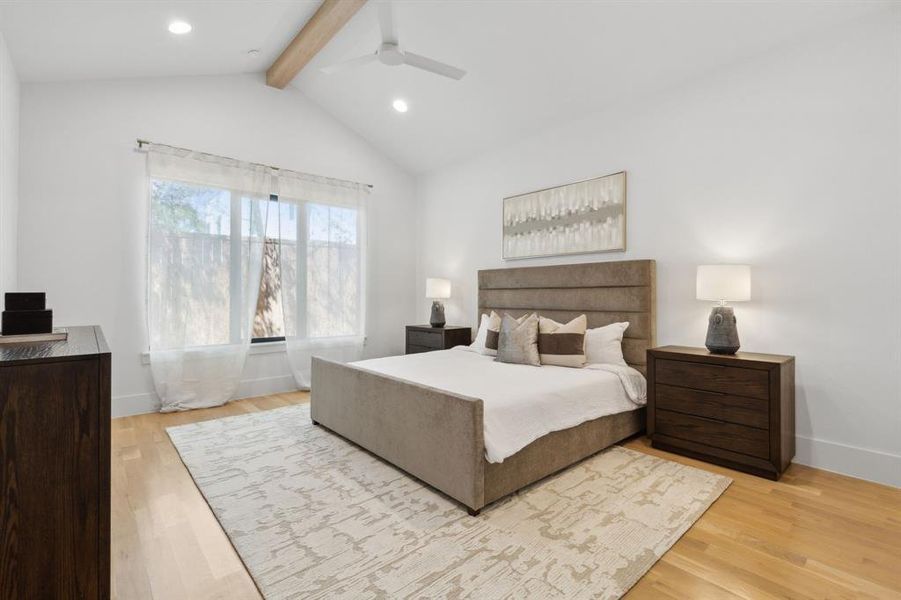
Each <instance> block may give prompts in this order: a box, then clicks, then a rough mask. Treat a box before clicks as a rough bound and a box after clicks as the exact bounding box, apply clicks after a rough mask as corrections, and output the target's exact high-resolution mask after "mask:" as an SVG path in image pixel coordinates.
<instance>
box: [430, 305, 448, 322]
mask: <svg viewBox="0 0 901 600" xmlns="http://www.w3.org/2000/svg"><path fill="white" fill-rule="evenodd" d="M429 324H430V325H431V326H432V327H444V324H445V321H444V305H443V304H441V303H440V302H438V301H437V300H435V301H433V302H432V316H431V318H430V319H429Z"/></svg>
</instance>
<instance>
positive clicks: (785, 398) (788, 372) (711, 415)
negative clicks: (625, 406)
mask: <svg viewBox="0 0 901 600" xmlns="http://www.w3.org/2000/svg"><path fill="white" fill-rule="evenodd" d="M647 416H648V437H650V438H651V445H652V446H653V447H655V448H660V449H661V450H667V451H669V452H675V453H677V454H682V455H685V456H690V457H692V458H698V459H700V460H705V461H708V462H712V463H716V464H718V465H723V466H725V467H729V468H731V469H736V470H739V471H744V472H747V473H752V474H754V475H759V476H761V477H766V478H768V479H773V480H776V479H779V477H780V476H781V475H782V473H783V472H784V471H785V469H787V468H788V465H789V464H791V461H792V458H793V457H794V455H795V358H794V357H793V356H781V355H777V354H755V353H751V352H739V353H737V354H734V355H724V354H711V353H709V352H708V351H707V350H706V349H704V348H689V347H684V346H664V347H662V348H653V349H651V350H648V411H647Z"/></svg>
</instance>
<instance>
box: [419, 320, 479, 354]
mask: <svg viewBox="0 0 901 600" xmlns="http://www.w3.org/2000/svg"><path fill="white" fill-rule="evenodd" d="M471 343H472V329H471V328H469V327H457V326H454V325H448V326H447V327H432V326H431V325H407V351H406V353H407V354H416V353H418V352H431V351H432V350H448V349H450V348H453V347H454V346H468V345H469V344H471Z"/></svg>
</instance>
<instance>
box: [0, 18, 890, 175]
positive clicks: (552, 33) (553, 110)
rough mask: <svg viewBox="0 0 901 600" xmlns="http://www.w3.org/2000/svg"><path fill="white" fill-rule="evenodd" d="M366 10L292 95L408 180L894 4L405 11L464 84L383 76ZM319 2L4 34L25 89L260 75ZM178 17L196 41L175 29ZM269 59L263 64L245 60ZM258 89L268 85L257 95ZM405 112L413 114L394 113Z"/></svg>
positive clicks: (63, 23) (37, 26)
mask: <svg viewBox="0 0 901 600" xmlns="http://www.w3.org/2000/svg"><path fill="white" fill-rule="evenodd" d="M376 2H377V0H370V2H369V3H367V5H366V6H364V7H363V8H362V9H361V10H360V11H359V12H358V13H357V14H356V15H355V16H354V17H353V18H352V19H351V20H350V22H349V23H348V24H347V25H346V26H345V27H344V29H343V30H342V31H340V32H339V33H338V34H337V35H336V36H335V38H334V39H332V41H331V42H330V43H329V44H328V45H326V46H325V48H324V49H323V50H322V51H321V52H320V53H319V55H317V56H316V57H315V58H314V59H313V60H312V62H311V63H310V64H309V65H308V66H307V67H306V68H305V69H304V70H303V71H302V72H301V73H300V75H299V76H298V77H297V78H296V79H295V80H294V81H293V82H292V84H291V85H293V86H294V87H296V88H297V89H299V90H300V91H301V92H303V93H304V94H306V95H307V96H308V97H309V98H311V99H312V100H313V101H315V102H316V103H318V104H319V105H321V106H322V107H323V108H324V109H325V110H327V111H328V112H330V113H331V114H332V115H334V116H335V117H336V118H337V119H339V120H340V121H342V122H344V123H345V124H346V125H347V126H348V127H350V128H352V129H353V130H355V131H356V132H358V133H359V134H360V135H361V136H363V137H364V138H366V139H368V140H369V141H370V142H371V143H372V144H373V145H374V146H376V147H378V148H380V149H381V150H382V151H384V152H385V153H386V154H388V155H389V156H391V157H393V158H394V159H395V160H396V161H397V162H398V163H399V164H400V165H402V166H403V167H405V168H407V169H408V170H410V171H411V172H422V171H427V170H430V169H434V168H436V167H439V166H442V165H446V164H448V163H451V162H454V161H457V160H460V159H463V158H465V157H467V156H471V155H472V154H473V153H477V152H479V151H482V150H484V149H487V148H490V147H491V146H492V145H494V144H497V143H500V142H503V141H507V140H511V139H515V138H517V137H521V136H524V135H526V134H527V133H528V132H529V131H534V130H535V129H539V128H543V127H547V126H550V125H553V124H555V123H558V122H561V121H565V120H569V119H572V118H574V117H577V116H579V115H583V114H587V113H591V112H594V111H598V110H601V109H603V108H604V107H606V106H609V105H611V104H613V103H616V102H623V101H630V100H632V99H635V98H639V97H640V96H642V95H646V94H649V93H653V92H655V91H658V90H662V89H664V88H667V87H671V86H673V85H677V84H678V83H679V82H681V81H686V80H688V79H690V78H692V77H697V76H700V75H702V74H704V73H705V72H709V71H712V70H714V69H717V68H719V67H723V66H724V65H728V64H729V63H731V62H734V61H737V60H740V59H742V58H745V57H749V56H752V55H755V54H759V53H762V52H765V51H767V50H769V49H771V48H774V47H776V46H778V45H780V44H785V43H789V42H791V41H793V40H800V39H803V37H804V36H805V35H808V34H810V33H812V32H813V31H816V30H826V29H828V28H838V27H841V26H842V25H843V24H844V23H848V22H850V21H853V20H855V19H859V18H863V17H864V16H865V15H866V14H867V13H871V12H873V11H876V10H883V9H885V8H887V7H888V6H889V5H890V4H891V2H888V1H887V2H860V1H847V2H842V1H836V2H796V1H791V0H785V1H782V2H758V1H732V2H670V3H665V2H604V1H597V2H588V1H584V0H580V1H568V0H558V1H552V0H547V1H535V0H530V1H514V0H480V1H466V0H453V1H451V0H446V1H434V0H428V1H427V0H408V1H397V2H395V20H396V25H397V30H398V34H399V39H400V44H401V47H402V48H406V49H409V50H412V51H413V52H416V53H418V54H424V55H427V56H429V57H433V58H436V59H438V60H441V61H444V62H447V63H450V64H453V65H455V66H459V67H462V68H464V69H466V70H467V71H468V73H467V75H466V77H464V78H463V79H462V80H461V81H453V80H450V79H445V78H442V77H438V76H435V75H432V74H429V73H426V72H423V71H418V70H415V69H412V68H409V67H404V66H400V67H388V66H385V65H381V64H378V63H375V64H369V65H366V66H363V67H360V68H359V69H354V70H349V71H344V72H341V73H336V74H333V75H326V74H324V73H322V72H321V71H320V70H319V68H320V67H322V66H325V65H328V64H331V63H333V62H338V61H341V60H345V59H348V58H353V57H356V56H359V55H362V54H365V53H368V52H372V51H374V50H375V49H376V48H377V46H378V44H379V31H378V24H377V21H378V20H377V14H376V13H377V6H376ZM318 5H319V2H318V1H316V0H299V1H298V0H291V1H278V0H267V1H265V2H260V1H254V0H223V1H220V2H211V1H208V0H202V1H195V0H183V1H127V2H126V1H117V2H111V1H107V0H79V1H69V2H66V1H63V0H56V1H41V0H28V1H9V0H7V1H5V2H2V3H0V29H2V31H3V34H4V36H5V38H6V41H7V44H8V46H9V47H10V51H11V53H12V55H13V59H14V61H15V64H16V66H17V69H18V70H19V74H20V77H21V78H22V79H23V80H24V81H57V80H80V79H102V78H119V77H153V76H171V75H200V74H204V75H209V74H226V73H242V72H262V71H265V70H266V68H267V67H268V66H269V64H271V62H272V61H273V60H274V58H275V57H276V56H278V54H279V53H280V52H281V50H282V49H283V48H284V47H285V45H286V44H287V43H288V42H289V41H290V40H291V38H292V37H293V36H294V34H296V33H297V31H298V30H299V29H300V27H301V26H302V25H303V24H304V23H305V22H306V21H307V20H308V19H309V18H310V16H311V15H312V14H313V13H314V12H315V10H316V8H317V6H318ZM173 19H183V20H186V21H188V22H190V23H191V24H192V25H193V26H194V31H193V32H192V33H191V34H189V35H187V36H183V37H175V36H172V35H171V34H169V32H168V31H167V30H166V25H167V24H168V23H169V22H170V21H171V20H173ZM255 49H258V50H259V53H257V54H256V55H253V56H252V55H249V54H248V51H250V50H255ZM261 85H262V83H261ZM395 98H403V99H405V100H406V101H407V102H408V104H409V106H410V110H409V112H407V113H405V114H399V113H397V112H395V111H394V110H393V109H392V108H391V103H392V101H393V100H394V99H395Z"/></svg>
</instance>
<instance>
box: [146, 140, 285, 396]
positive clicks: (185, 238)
mask: <svg viewBox="0 0 901 600" xmlns="http://www.w3.org/2000/svg"><path fill="white" fill-rule="evenodd" d="M147 173H148V178H149V188H150V189H149V191H150V219H149V237H148V240H149V244H148V246H149V247H148V269H147V271H148V281H147V310H148V332H149V338H150V367H151V371H152V373H153V381H154V385H155V387H156V391H157V394H158V395H159V397H160V400H161V401H162V407H161V410H162V411H163V412H169V411H176V410H187V409H192V408H202V407H208V406H217V405H220V404H224V403H226V402H228V401H229V400H230V399H231V398H232V397H233V396H234V394H235V392H236V390H237V387H238V384H239V382H240V377H241V370H242V369H243V367H244V361H245V359H246V357H247V350H248V347H249V344H250V338H251V327H252V323H253V318H254V314H255V310H256V306H257V296H258V294H259V290H260V273H261V265H262V252H263V244H264V240H265V234H266V222H267V213H268V210H269V205H270V193H272V188H273V170H272V169H270V168H268V167H264V166H261V165H253V164H248V163H242V162H240V161H236V160H231V159H226V158H220V157H215V156H211V155H207V154H202V153H195V152H190V151H187V150H181V149H176V148H171V147H169V146H162V145H156V144H151V145H150V146H149V148H148V153H147Z"/></svg>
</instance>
